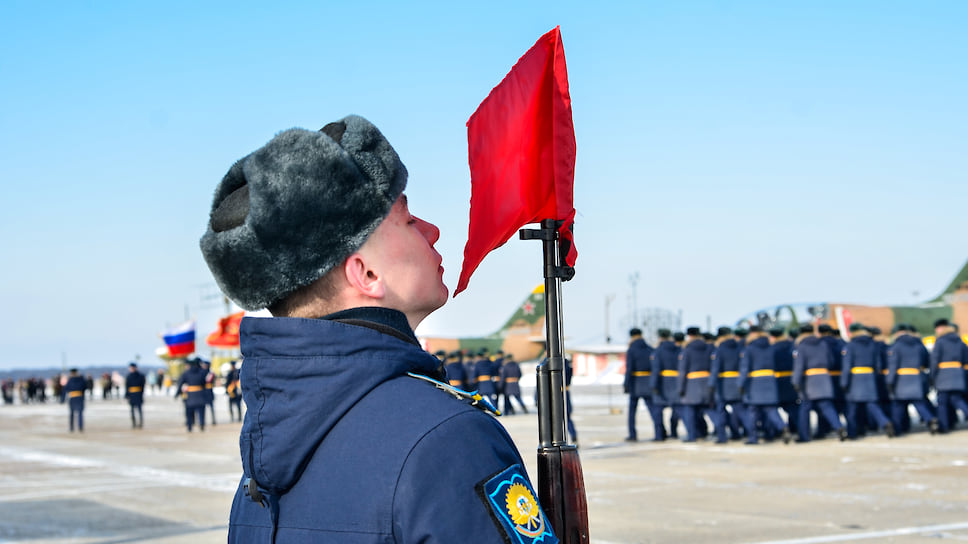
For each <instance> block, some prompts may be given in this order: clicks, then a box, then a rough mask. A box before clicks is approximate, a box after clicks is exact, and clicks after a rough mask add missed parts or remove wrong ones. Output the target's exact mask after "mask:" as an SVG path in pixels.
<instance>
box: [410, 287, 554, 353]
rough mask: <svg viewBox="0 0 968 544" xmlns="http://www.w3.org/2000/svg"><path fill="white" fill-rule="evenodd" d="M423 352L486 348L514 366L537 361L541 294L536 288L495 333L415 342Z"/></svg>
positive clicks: (542, 304)
mask: <svg viewBox="0 0 968 544" xmlns="http://www.w3.org/2000/svg"><path fill="white" fill-rule="evenodd" d="M419 340H420V343H421V345H422V346H423V348H424V349H425V350H427V351H429V352H430V353H436V352H437V351H440V350H443V351H445V352H447V353H451V352H453V351H457V350H463V351H464V352H465V353H473V354H475V355H476V354H477V353H478V352H480V351H481V349H482V348H487V352H488V353H490V354H493V353H495V352H496V351H497V350H502V351H503V352H504V353H510V354H513V355H514V359H515V360H516V361H518V362H522V361H531V360H533V359H537V358H538V357H540V356H541V355H542V354H543V353H544V350H545V293H544V285H539V286H538V287H536V288H535V289H534V290H533V291H531V293H530V294H528V296H527V298H525V299H524V301H523V302H522V303H521V304H520V306H518V307H517V309H515V311H514V313H513V314H511V317H510V319H508V320H507V322H506V323H504V325H503V326H501V328H500V329H498V330H497V331H495V332H493V333H491V334H489V335H487V336H479V337H474V338H430V337H420V338H419Z"/></svg>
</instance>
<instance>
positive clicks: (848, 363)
mask: <svg viewBox="0 0 968 544" xmlns="http://www.w3.org/2000/svg"><path fill="white" fill-rule="evenodd" d="M850 332H851V334H852V335H853V336H852V337H851V339H850V342H848V343H847V346H846V347H845V348H844V351H843V353H841V355H842V357H843V369H842V372H843V373H842V374H841V375H840V386H841V387H842V388H843V389H844V394H845V395H846V398H847V436H848V437H849V438H852V439H853V438H857V430H858V427H859V424H860V420H859V419H858V417H859V414H858V410H861V409H864V410H866V413H867V417H868V418H871V419H873V420H874V422H875V423H876V424H877V426H878V427H879V428H881V429H883V430H884V433H885V434H886V435H887V436H888V437H890V438H893V437H894V424H893V423H891V421H890V420H889V419H887V416H885V415H884V411H883V410H881V407H880V404H879V402H880V400H879V399H878V398H877V375H878V374H880V373H881V369H882V368H884V361H882V360H881V355H882V352H881V350H880V348H879V347H878V346H877V343H876V342H874V338H873V337H872V336H871V335H870V333H869V332H868V331H867V328H866V327H864V326H863V325H861V324H860V323H851V325H850Z"/></svg>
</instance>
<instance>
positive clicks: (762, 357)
mask: <svg viewBox="0 0 968 544" xmlns="http://www.w3.org/2000/svg"><path fill="white" fill-rule="evenodd" d="M774 364H775V363H774V360H773V346H771V345H770V341H769V340H767V339H766V337H762V336H761V337H760V338H757V339H756V340H753V341H752V342H749V343H748V344H747V345H746V349H744V350H743V351H742V352H740V355H739V379H740V384H741V386H742V387H743V389H744V391H745V392H746V395H745V397H746V398H745V399H744V400H745V402H746V403H747V404H755V405H763V406H770V405H776V404H778V403H779V399H780V397H779V391H778V390H777V384H776V374H775V372H776V369H775V368H774Z"/></svg>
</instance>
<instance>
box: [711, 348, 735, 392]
mask: <svg viewBox="0 0 968 544" xmlns="http://www.w3.org/2000/svg"><path fill="white" fill-rule="evenodd" d="M710 372H711V374H712V375H711V376H710V382H711V383H712V384H713V387H715V388H716V397H717V399H718V400H719V401H721V402H738V401H740V400H741V399H740V394H739V344H738V343H737V342H736V340H733V339H732V338H729V339H727V340H723V341H722V342H720V343H719V345H718V346H716V349H715V350H714V351H713V355H712V361H711V363H710Z"/></svg>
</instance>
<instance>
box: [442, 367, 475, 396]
mask: <svg viewBox="0 0 968 544" xmlns="http://www.w3.org/2000/svg"><path fill="white" fill-rule="evenodd" d="M444 372H446V373H447V383H449V384H450V385H453V386H454V387H459V388H461V389H465V388H468V385H467V374H465V373H464V363H462V362H460V361H454V362H451V363H447V364H446V365H445V366H444ZM470 389H474V388H473V387H471V388H470Z"/></svg>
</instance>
